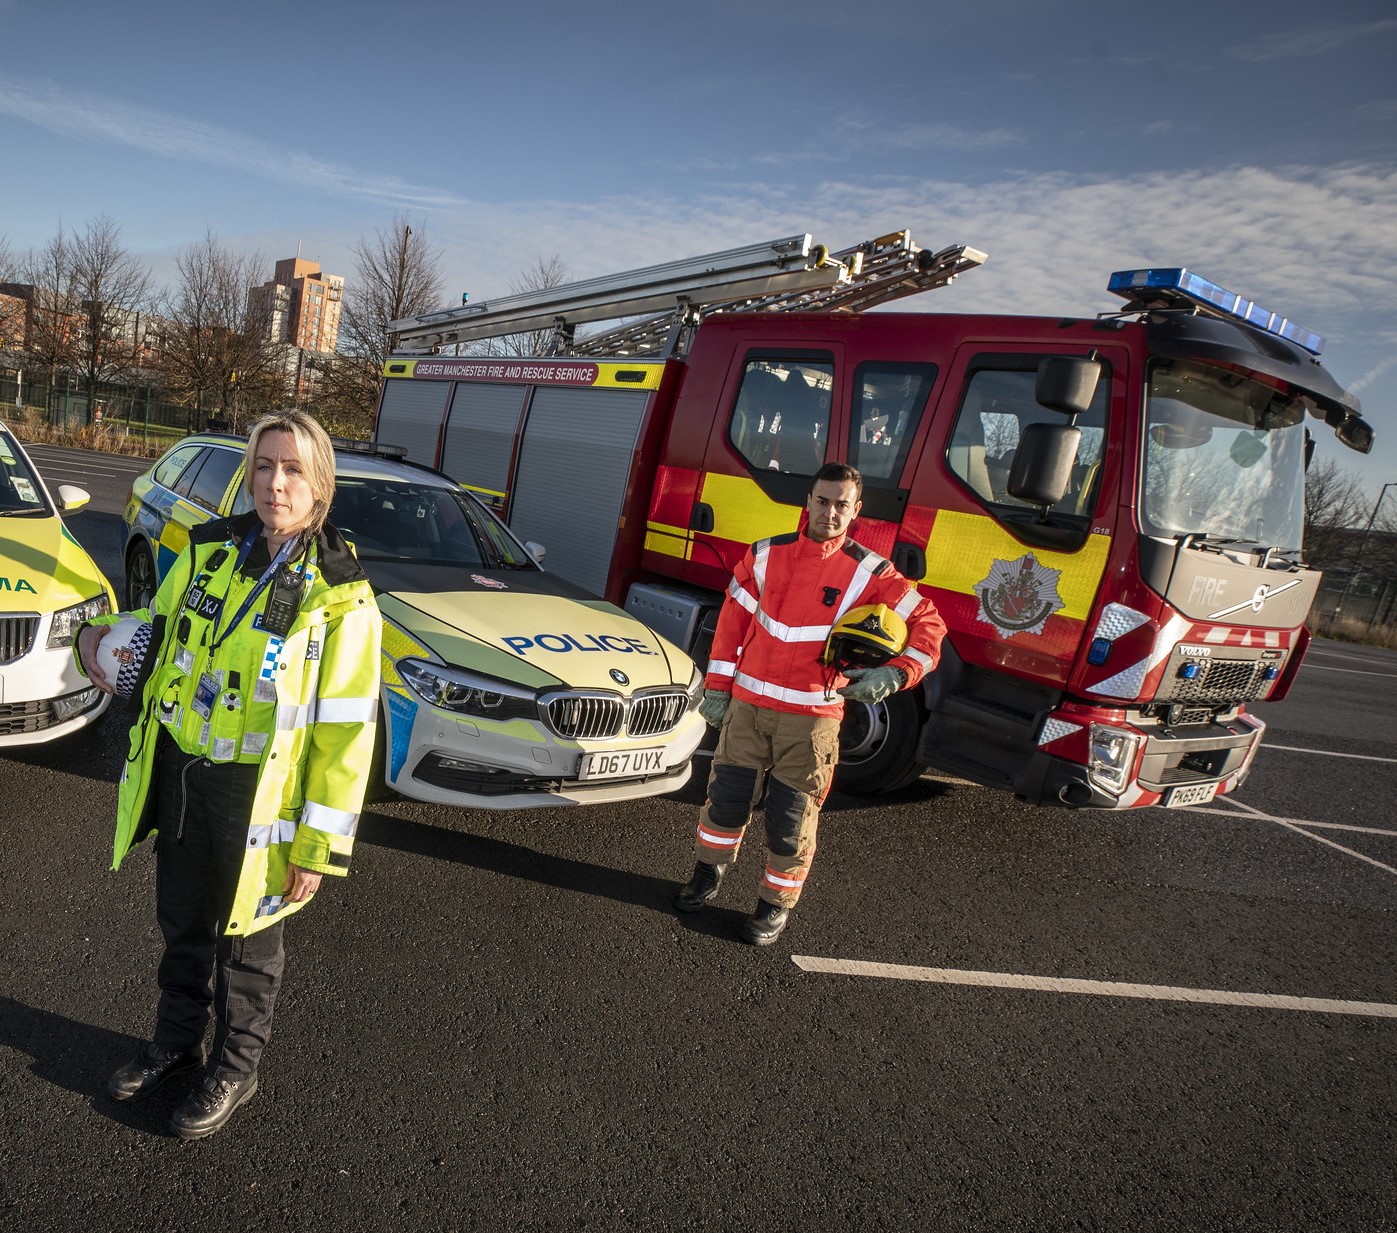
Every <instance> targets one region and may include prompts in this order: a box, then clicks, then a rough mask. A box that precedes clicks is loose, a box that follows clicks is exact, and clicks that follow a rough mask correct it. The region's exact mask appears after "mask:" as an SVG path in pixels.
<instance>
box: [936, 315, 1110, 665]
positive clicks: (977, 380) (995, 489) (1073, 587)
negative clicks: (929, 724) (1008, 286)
mask: <svg viewBox="0 0 1397 1233" xmlns="http://www.w3.org/2000/svg"><path fill="white" fill-rule="evenodd" d="M1093 349H1094V350H1096V351H1097V353H1098V357H1099V358H1100V360H1101V364H1102V371H1101V377H1100V380H1099V381H1098V382H1097V386H1096V393H1095V396H1094V398H1093V400H1092V403H1091V408H1090V410H1089V411H1088V412H1087V413H1086V414H1084V415H1081V416H1078V417H1076V420H1075V424H1076V427H1077V428H1078V429H1080V431H1081V438H1080V441H1079V443H1078V446H1077V454H1076V458H1075V461H1074V464H1073V467H1072V476H1071V481H1070V484H1069V486H1068V490H1067V492H1066V494H1065V495H1064V497H1063V498H1062V500H1061V501H1059V502H1058V503H1057V504H1056V505H1054V506H1052V507H1051V509H1050V510H1049V511H1047V515H1046V517H1041V516H1040V512H1039V511H1038V510H1036V509H1034V508H1033V507H1031V506H1028V505H1027V504H1026V503H1025V502H1023V501H1020V500H1018V499H1016V498H1014V497H1013V496H1011V495H1010V494H1009V491H1008V478H1009V473H1010V469H1011V467H1012V465H1013V463H1014V457H1015V451H1016V450H1017V449H1018V448H1019V444H1020V442H1021V441H1024V440H1028V441H1030V442H1031V441H1032V440H1033V437H1032V434H1030V435H1029V437H1027V438H1025V435H1024V429H1025V428H1027V427H1028V426H1029V425H1031V424H1035V423H1039V424H1066V423H1067V422H1068V420H1067V417H1066V416H1064V415H1063V414H1061V413H1060V412H1057V411H1053V410H1050V409H1048V408H1046V407H1043V406H1041V405H1040V404H1039V403H1038V401H1037V399H1036V397H1035V384H1036V379H1037V371H1038V364H1039V362H1040V361H1041V360H1042V359H1043V358H1044V357H1046V356H1051V355H1073V356H1085V355H1087V353H1088V352H1089V351H1090V350H1093ZM1128 366H1129V354H1128V352H1127V351H1126V349H1125V348H1123V347H1103V346H1101V345H1100V344H1099V343H1096V344H1095V345H1094V346H1089V345H1075V343H1069V342H1067V341H1066V340H1064V341H1063V342H1061V343H1058V344H1056V345H1047V344H1044V343H1042V342H1040V341H1037V340H1034V341H1025V342H1022V343H1000V344H986V343H966V344H963V345H962V346H960V347H959V348H958V349H957V352H956V356H955V360H954V362H953V364H952V366H951V370H950V372H949V373H948V374H947V378H946V380H945V381H944V383H943V384H942V386H941V389H940V393H939V396H938V397H937V399H936V409H935V413H934V419H933V422H932V429H931V433H930V434H929V436H928V438H927V440H926V443H925V447H924V448H923V450H922V452H921V456H920V459H919V460H918V461H917V464H916V470H915V473H914V476H913V479H912V491H911V498H910V506H911V510H910V512H911V514H912V520H915V521H916V522H918V523H919V524H920V525H921V526H923V527H928V529H927V530H926V531H925V534H926V540H925V543H926V576H925V577H924V578H923V579H922V580H921V589H922V590H923V591H924V592H925V593H927V594H928V595H929V596H930V597H931V598H932V600H933V601H934V602H935V604H936V605H937V607H938V608H939V609H940V611H941V612H942V614H943V615H944V616H945V617H946V623H947V625H948V627H949V628H950V630H951V640H952V642H953V643H954V645H955V648H956V650H957V652H958V653H959V654H960V656H961V658H962V659H964V660H965V661H966V663H967V664H970V665H978V666H981V667H986V668H990V669H992V670H994V671H995V672H996V673H1002V671H1003V668H1004V665H1006V664H1008V663H1012V664H1013V665H1014V674H1013V675H1015V676H1019V677H1022V678H1024V679H1025V680H1026V682H1032V683H1033V684H1034V685H1035V686H1046V687H1048V688H1051V689H1061V688H1063V687H1065V685H1066V682H1067V679H1068V676H1069V674H1070V672H1071V670H1072V666H1073V663H1074V661H1075V659H1076V657H1077V654H1078V651H1079V650H1080V648H1081V647H1082V644H1083V638H1084V631H1085V628H1086V622H1087V620H1088V618H1089V617H1090V615H1091V611H1092V607H1093V605H1094V603H1095V599H1096V595H1097V591H1098V589H1099V587H1100V584H1101V579H1102V576H1103V573H1104V571H1105V568H1106V561H1107V557H1108V556H1109V553H1110V548H1111V542H1112V534H1113V530H1114V526H1113V520H1114V517H1115V514H1116V510H1117V507H1118V504H1119V503H1118V502H1116V501H1113V500H1112V499H1111V494H1112V493H1115V492H1118V491H1119V486H1120V483H1121V479H1120V473H1119V472H1120V467H1121V456H1122V453H1123V451H1122V450H1121V449H1120V448H1119V446H1118V442H1119V440H1120V438H1121V435H1122V433H1123V428H1124V423H1123V420H1124V416H1123V413H1122V411H1121V408H1122V407H1123V404H1124V399H1125V390H1126V388H1127V380H1126V379H1127V375H1128ZM1108 443H1111V444H1113V445H1115V446H1116V447H1115V448H1112V449H1108V448H1107V446H1108ZM909 521H911V520H909ZM928 524H929V526H928Z"/></svg>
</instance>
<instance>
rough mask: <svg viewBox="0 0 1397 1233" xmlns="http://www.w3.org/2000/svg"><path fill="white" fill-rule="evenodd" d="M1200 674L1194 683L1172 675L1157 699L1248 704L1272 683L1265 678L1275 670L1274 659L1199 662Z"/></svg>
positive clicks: (1263, 694)
mask: <svg viewBox="0 0 1397 1233" xmlns="http://www.w3.org/2000/svg"><path fill="white" fill-rule="evenodd" d="M1194 662H1195V663H1201V664H1202V665H1203V671H1202V672H1200V673H1199V674H1198V675H1197V676H1196V677H1195V678H1194V679H1193V680H1191V681H1188V680H1185V679H1184V678H1183V677H1181V676H1175V677H1174V678H1173V679H1172V680H1170V679H1168V678H1166V679H1165V682H1164V687H1163V688H1162V689H1161V690H1160V692H1159V695H1158V696H1159V699H1160V700H1161V701H1164V700H1166V699H1168V700H1172V701H1175V702H1219V703H1228V702H1249V701H1251V700H1253V699H1255V698H1264V697H1265V696H1266V695H1267V694H1268V693H1270V691H1271V685H1272V682H1271V681H1269V680H1267V679H1266V671H1267V669H1268V668H1272V667H1276V666H1277V661H1276V660H1274V659H1200V660H1195V661H1194Z"/></svg>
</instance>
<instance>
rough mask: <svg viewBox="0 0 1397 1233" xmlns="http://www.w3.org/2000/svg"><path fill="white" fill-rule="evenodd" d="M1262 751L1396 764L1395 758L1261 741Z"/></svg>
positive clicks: (1396, 759)
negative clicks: (1279, 751)
mask: <svg viewBox="0 0 1397 1233" xmlns="http://www.w3.org/2000/svg"><path fill="white" fill-rule="evenodd" d="M1261 748H1262V749H1279V750H1281V751H1282V752H1283V753H1308V754H1322V755H1323V756H1324V757H1326V758H1357V759H1358V760H1359V761H1360V762H1397V758H1379V757H1378V756H1377V755H1376V754H1348V753H1337V752H1336V751H1335V750H1332V749H1302V748H1301V747H1300V746H1298V745H1271V744H1268V743H1267V742H1265V741H1263V742H1262V743H1261Z"/></svg>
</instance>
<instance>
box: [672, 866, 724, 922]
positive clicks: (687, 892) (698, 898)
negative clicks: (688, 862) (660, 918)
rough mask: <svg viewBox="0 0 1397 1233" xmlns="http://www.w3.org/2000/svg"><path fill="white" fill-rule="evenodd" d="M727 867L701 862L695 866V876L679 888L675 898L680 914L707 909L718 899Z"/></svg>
mask: <svg viewBox="0 0 1397 1233" xmlns="http://www.w3.org/2000/svg"><path fill="white" fill-rule="evenodd" d="M727 871H728V867H727V866H726V865H708V864H705V863H704V862H703V861H699V863H698V864H697V865H695V866H694V876H693V877H692V878H690V879H689V880H688V882H687V883H685V884H684V885H683V886H682V887H680V888H679V894H678V895H676V896H675V897H674V907H675V909H676V911H679V912H697V911H698V910H699V909H700V908H706V907H707V906H708V905H709V904H710V903H712V902H713V900H714V899H716V898H717V897H718V888H719V887H720V886H722V884H723V875H724V874H725V873H727Z"/></svg>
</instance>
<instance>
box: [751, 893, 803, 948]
mask: <svg viewBox="0 0 1397 1233" xmlns="http://www.w3.org/2000/svg"><path fill="white" fill-rule="evenodd" d="M790 919H791V909H790V908H783V907H780V906H778V905H777V904H774V903H768V902H767V901H766V900H765V899H759V900H757V910H756V911H755V912H753V913H752V915H751V918H750V919H748V920H745V921H743V922H742V940H743V941H744V942H750V943H752V945H753V946H769V945H771V943H772V942H774V941H776V939H777V938H779V937H780V936H781V931H782V930H783V929H785V927H786V922H787V921H789V920H790Z"/></svg>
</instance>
